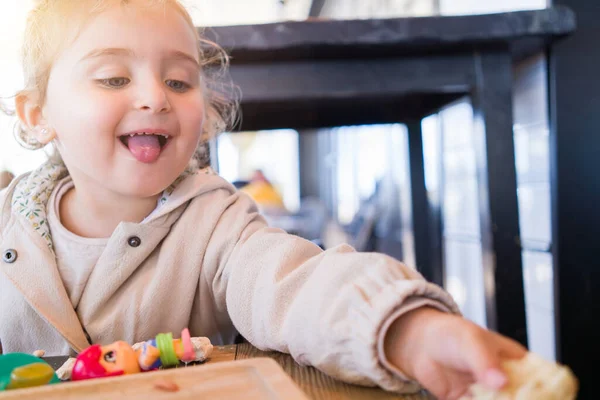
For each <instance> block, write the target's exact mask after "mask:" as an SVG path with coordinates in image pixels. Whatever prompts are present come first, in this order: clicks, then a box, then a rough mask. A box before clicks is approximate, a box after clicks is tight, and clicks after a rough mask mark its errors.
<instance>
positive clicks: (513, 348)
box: [498, 335, 527, 359]
mask: <svg viewBox="0 0 600 400" xmlns="http://www.w3.org/2000/svg"><path fill="white" fill-rule="evenodd" d="M498 349H499V353H500V355H501V356H502V357H503V358H509V359H521V358H523V357H525V355H526V354H527V349H526V348H525V347H523V346H522V345H520V344H519V343H517V342H515V341H514V340H511V339H509V338H506V337H504V336H500V335H498Z"/></svg>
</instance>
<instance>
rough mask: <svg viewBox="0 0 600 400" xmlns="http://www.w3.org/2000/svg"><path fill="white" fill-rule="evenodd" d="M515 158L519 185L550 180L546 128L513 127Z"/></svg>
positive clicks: (548, 145)
mask: <svg viewBox="0 0 600 400" xmlns="http://www.w3.org/2000/svg"><path fill="white" fill-rule="evenodd" d="M514 137H515V158H516V161H517V179H518V181H519V184H523V183H528V182H538V183H539V182H548V181H549V180H550V142H549V137H548V127H547V125H545V124H539V125H535V126H533V125H532V126H528V127H525V126H520V125H515V135H514Z"/></svg>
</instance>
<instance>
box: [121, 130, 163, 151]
mask: <svg viewBox="0 0 600 400" xmlns="http://www.w3.org/2000/svg"><path fill="white" fill-rule="evenodd" d="M141 135H144V136H156V137H157V139H158V145H159V146H160V148H161V149H163V148H164V147H165V146H166V145H167V142H168V141H169V139H171V137H170V136H169V135H163V134H160V135H156V134H153V133H146V132H140V133H130V134H129V135H123V136H119V140H120V141H121V143H123V144H124V145H125V147H129V139H130V138H133V137H134V136H141Z"/></svg>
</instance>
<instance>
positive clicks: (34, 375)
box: [7, 363, 54, 389]
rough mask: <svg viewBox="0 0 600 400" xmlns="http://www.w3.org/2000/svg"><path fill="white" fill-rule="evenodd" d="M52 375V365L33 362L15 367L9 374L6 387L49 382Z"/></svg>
mask: <svg viewBox="0 0 600 400" xmlns="http://www.w3.org/2000/svg"><path fill="white" fill-rule="evenodd" d="M53 376H54V370H53V369H52V367H51V366H50V365H48V364H45V363H35V364H29V365H25V366H23V367H19V368H15V369H14V370H13V371H12V373H11V374H10V383H9V385H8V386H7V389H20V388H27V387H34V386H42V385H46V384H48V383H50V380H51V379H52V377H53Z"/></svg>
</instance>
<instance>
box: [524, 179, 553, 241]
mask: <svg viewBox="0 0 600 400" xmlns="http://www.w3.org/2000/svg"><path fill="white" fill-rule="evenodd" d="M517 193H518V199H519V221H520V225H521V227H520V230H521V239H522V240H523V241H537V242H541V243H540V246H541V247H545V246H548V245H549V244H550V241H551V238H552V229H551V221H550V215H551V212H550V186H549V185H548V184H547V183H541V184H523V185H519V189H518V190H517Z"/></svg>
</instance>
